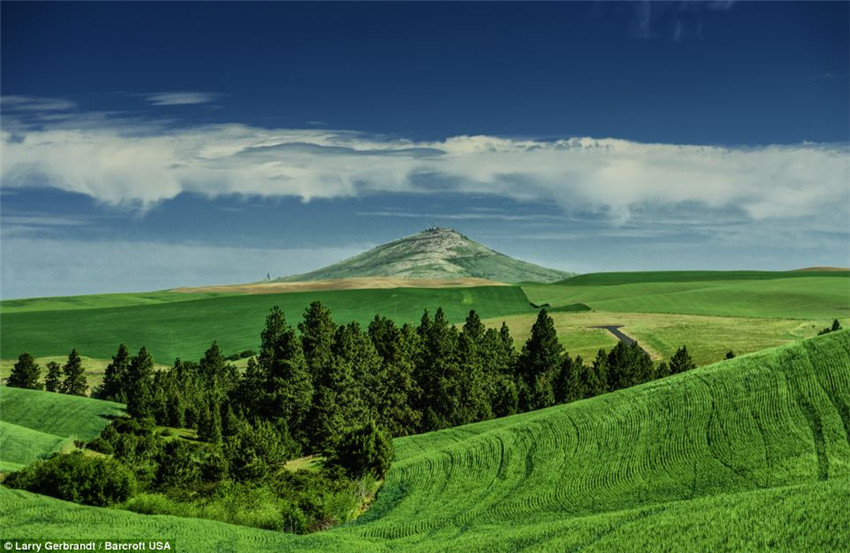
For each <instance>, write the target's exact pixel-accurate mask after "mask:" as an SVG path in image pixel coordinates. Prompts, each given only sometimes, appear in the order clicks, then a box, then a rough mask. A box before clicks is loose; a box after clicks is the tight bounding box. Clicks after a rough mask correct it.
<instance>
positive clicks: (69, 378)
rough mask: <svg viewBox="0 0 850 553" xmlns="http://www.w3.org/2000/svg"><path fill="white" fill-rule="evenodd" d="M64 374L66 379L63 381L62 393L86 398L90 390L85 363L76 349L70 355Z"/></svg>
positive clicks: (63, 369) (63, 370) (63, 368)
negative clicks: (84, 367)
mask: <svg viewBox="0 0 850 553" xmlns="http://www.w3.org/2000/svg"><path fill="white" fill-rule="evenodd" d="M62 373H63V374H64V376H65V378H64V380H63V381H62V387H61V390H62V393H64V394H70V395H72V396H84V395H86V392H87V391H88V389H89V385H88V381H87V380H86V375H85V371H84V369H83V362H82V359H80V354H79V353H77V350H76V349H72V350H71V353H69V354H68V361H66V362H65V365H64V366H63V367H62Z"/></svg>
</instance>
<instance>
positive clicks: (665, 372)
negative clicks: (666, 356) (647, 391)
mask: <svg viewBox="0 0 850 553" xmlns="http://www.w3.org/2000/svg"><path fill="white" fill-rule="evenodd" d="M666 376H670V366H669V365H668V364H667V363H665V362H664V361H662V362H661V363H659V364H658V366H657V367H656V368H655V378H664V377H666Z"/></svg>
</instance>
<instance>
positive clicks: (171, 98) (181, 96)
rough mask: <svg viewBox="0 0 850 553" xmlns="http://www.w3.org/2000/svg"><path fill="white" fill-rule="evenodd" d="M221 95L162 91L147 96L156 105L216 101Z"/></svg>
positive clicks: (181, 104)
mask: <svg viewBox="0 0 850 553" xmlns="http://www.w3.org/2000/svg"><path fill="white" fill-rule="evenodd" d="M219 96H220V95H219V94H216V93H213V92H160V93H158V94H151V95H149V96H148V97H147V100H148V102H150V103H151V104H153V105H155V106H187V105H191V104H207V103H209V102H214V101H215V100H216V99H217V98H218V97H219Z"/></svg>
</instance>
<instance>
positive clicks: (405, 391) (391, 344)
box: [369, 315, 420, 436]
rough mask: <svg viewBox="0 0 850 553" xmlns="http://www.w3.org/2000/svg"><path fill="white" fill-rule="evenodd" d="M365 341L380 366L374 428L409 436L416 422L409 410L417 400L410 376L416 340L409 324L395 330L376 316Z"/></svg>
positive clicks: (383, 318)
mask: <svg viewBox="0 0 850 553" xmlns="http://www.w3.org/2000/svg"><path fill="white" fill-rule="evenodd" d="M369 337H370V338H371V340H372V344H373V345H374V346H375V350H376V352H377V353H378V355H379V356H380V358H381V363H382V367H381V371H380V372H381V374H382V375H383V382H381V383H380V389H379V392H378V394H377V398H376V400H377V406H376V408H375V411H376V413H377V420H378V424H379V425H381V426H384V427H385V428H387V430H388V431H389V432H390V434H392V435H393V436H406V435H408V434H412V433H414V432H415V431H416V429H417V428H418V427H419V421H420V413H419V412H418V411H417V410H416V409H414V407H413V406H414V404H415V403H416V402H417V400H418V388H417V387H416V381H415V380H414V376H413V375H414V371H415V369H416V366H415V357H416V351H417V344H418V341H419V336H418V335H417V334H416V331H415V330H414V329H413V327H412V326H410V325H409V324H405V325H404V326H403V327H402V328H401V329H399V328H398V327H397V326H396V325H395V323H394V322H393V321H391V320H390V319H388V318H386V317H381V316H378V315H376V316H375V319H374V320H373V321H372V322H371V323H370V324H369Z"/></svg>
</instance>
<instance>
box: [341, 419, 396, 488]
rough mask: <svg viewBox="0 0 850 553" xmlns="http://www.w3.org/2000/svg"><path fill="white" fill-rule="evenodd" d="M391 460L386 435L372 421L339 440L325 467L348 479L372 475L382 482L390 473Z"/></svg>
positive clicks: (391, 452)
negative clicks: (336, 468)
mask: <svg viewBox="0 0 850 553" xmlns="http://www.w3.org/2000/svg"><path fill="white" fill-rule="evenodd" d="M393 456H394V452H393V441H392V437H391V436H390V434H389V433H388V432H386V431H385V430H383V429H381V428H379V427H378V426H377V425H376V424H375V422H374V421H369V422H368V423H366V424H365V425H364V426H362V427H361V428H357V429H355V430H353V431H351V432H348V433H347V434H346V435H345V436H344V437H343V439H342V442H341V443H340V445H339V447H338V448H337V449H336V451H334V453H333V455H331V456H330V457H329V459H328V461H327V464H328V465H329V466H339V467H342V468H343V469H345V471H346V472H347V473H348V475H349V476H350V477H351V478H362V477H363V476H365V475H366V474H372V475H374V476H375V477H376V478H379V479H383V478H384V476H385V475H386V474H387V472H388V471H389V470H390V465H391V464H392V460H393Z"/></svg>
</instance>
